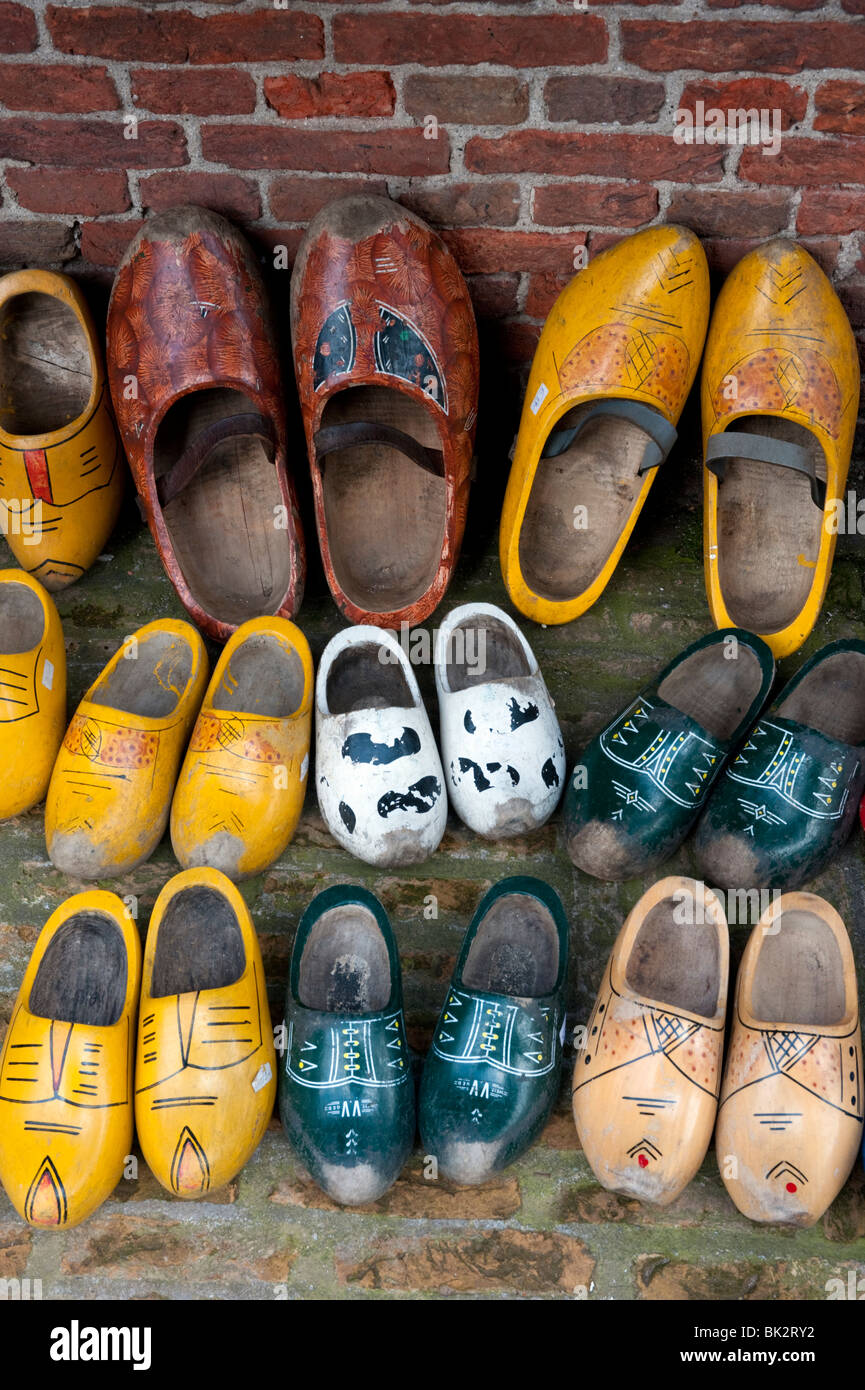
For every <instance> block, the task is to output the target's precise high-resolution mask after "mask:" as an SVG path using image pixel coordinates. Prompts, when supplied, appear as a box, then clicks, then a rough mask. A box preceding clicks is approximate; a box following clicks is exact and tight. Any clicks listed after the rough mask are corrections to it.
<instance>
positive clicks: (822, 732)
mask: <svg viewBox="0 0 865 1390" xmlns="http://www.w3.org/2000/svg"><path fill="white" fill-rule="evenodd" d="M863 790H865V642H860V641H856V640H848V639H842V640H841V641H838V642H830V643H829V645H828V646H826V647H822V648H821V649H820V651H818V652H816V653H815V654H814V656H812V657H811V658H810V660H809V661H806V662H805V664H804V666H802V668H801V669H800V670H799V671H798V672H797V673H796V675H795V676H794V677H793V679H792V680H791V681H790V682H789V684H788V685H786V686H785V687H784V689H783V690H782V691H781V694H780V695H779V697H778V699H777V700H776V701H775V702H774V704H773V705H772V706H771V707H770V708H769V709H768V710H767V711H766V713H765V714H764V715H763V716H762V717H761V718H760V719H758V720H757V722H756V724H755V725H754V726H753V728H752V729H751V731H750V733H749V734H748V737H747V738H746V740H745V741H744V743H743V744H742V746H741V748H740V749H739V751H738V754H737V756H736V757H735V758H733V760H732V761H731V762H730V763H729V765H728V767H727V769H726V773H725V776H724V777H723V778H722V779H721V781H720V783H719V784H718V788H717V790H716V791H715V793H714V794H713V796H712V799H711V801H710V802H709V804H708V806H707V808H706V811H705V813H704V815H703V817H702V819H701V820H700V824H699V825H698V827H697V834H696V836H695V839H694V848H695V851H696V855H697V863H698V865H699V869H700V872H701V873H702V875H703V876H704V878H706V879H707V880H708V881H709V882H710V883H716V884H719V885H720V886H722V887H725V888H783V889H784V890H787V891H789V890H791V889H794V888H798V887H799V886H800V885H801V884H803V883H805V882H806V881H807V880H808V879H810V878H813V877H814V875H815V874H818V873H820V872H821V870H823V869H824V868H825V867H826V865H827V864H828V862H829V860H830V859H831V858H832V856H833V855H834V854H835V853H836V852H837V850H839V849H840V848H841V846H842V845H843V843H844V841H845V840H846V839H847V836H848V835H849V833H850V830H851V828H852V826H853V822H854V821H855V819H856V812H857V809H858V806H859V801H860V799H861V797H862V793H863Z"/></svg>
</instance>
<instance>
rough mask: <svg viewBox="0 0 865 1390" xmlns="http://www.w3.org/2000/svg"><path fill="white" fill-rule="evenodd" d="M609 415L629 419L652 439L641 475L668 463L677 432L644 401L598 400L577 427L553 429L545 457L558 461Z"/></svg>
mask: <svg viewBox="0 0 865 1390" xmlns="http://www.w3.org/2000/svg"><path fill="white" fill-rule="evenodd" d="M605 416H612V418H613V419H614V420H629V421H630V423H631V424H632V425H637V426H638V427H639V428H640V429H641V430H643V431H644V433H646V434H647V435H648V436H649V440H648V443H647V444H646V449H645V452H644V454H643V458H642V461H641V463H640V467H639V469H638V470H637V471H638V473H648V471H649V469H650V468H657V467H658V465H659V464H661V463H663V462H664V459H665V458H666V457H667V455H668V454H669V452H670V450H671V449H672V447H673V445H674V444H675V442H676V431H675V429H674V428H673V426H672V425H671V424H670V422H669V420H665V419H664V417H663V415H661V414H659V412H658V411H657V410H653V409H652V408H651V406H648V405H643V404H642V402H641V401H627V400H608V401H598V403H597V405H593V406H592V408H591V410H587V411H586V413H585V415H583V416H582V418H581V419H580V420H578V421H577V423H576V424H575V425H571V426H570V427H569V428H567V429H563V430H552V431H551V432H550V434H549V435H548V436H547V442H546V444H545V445H544V447H543V450H542V452H541V458H545V459H553V458H557V457H558V455H559V454H563V453H564V452H565V450H566V449H570V447H571V445H572V444H573V442H574V440H575V439H576V437H577V435H578V434H580V432H581V431H582V430H584V429H585V427H586V425H588V424H589V423H590V422H591V421H592V420H598V419H601V418H603V417H605Z"/></svg>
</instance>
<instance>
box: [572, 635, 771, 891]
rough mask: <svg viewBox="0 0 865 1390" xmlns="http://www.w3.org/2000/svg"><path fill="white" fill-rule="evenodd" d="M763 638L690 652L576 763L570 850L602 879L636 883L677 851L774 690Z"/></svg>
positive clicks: (714, 643)
mask: <svg viewBox="0 0 865 1390" xmlns="http://www.w3.org/2000/svg"><path fill="white" fill-rule="evenodd" d="M774 673H775V663H774V660H773V658H772V653H771V651H770V650H769V648H768V647H767V645H766V643H765V642H762V641H761V640H760V638H759V637H754V636H753V634H752V633H750V632H743V631H742V630H741V629H740V628H730V629H728V630H726V631H724V632H714V633H710V634H709V635H708V636H706V637H701V638H700V639H699V641H697V642H693V643H692V644H691V646H690V647H686V648H685V650H684V651H683V652H681V653H680V654H679V656H677V657H676V658H675V659H674V660H673V661H671V662H670V664H669V666H666V667H665V668H664V670H663V671H662V672H661V674H660V676H659V677H658V679H657V681H656V682H655V684H654V685H653V686H651V687H650V688H649V689H648V690H644V691H642V692H641V693H640V694H639V695H638V696H637V697H636V699H635V700H632V701H631V703H630V704H629V705H628V706H627V707H626V708H625V709H624V710H623V711H622V713H621V714H619V715H617V716H616V718H615V719H614V720H613V722H612V724H608V725H607V727H606V729H604V730H603V732H602V733H600V734H598V736H597V737H596V738H594V739H593V740H592V742H591V743H590V744H589V746H588V748H586V749H585V751H584V752H583V753H582V754H581V755H580V756H579V758H578V759H577V765H576V768H575V769H574V773H573V775H572V777H571V780H570V782H569V784H568V787H567V790H566V792H565V803H564V830H565V840H566V843H567V847H568V853H569V854H570V856H571V859H572V860H573V862H574V863H575V864H576V865H577V866H578V868H580V869H582V870H583V871H584V872H585V873H588V874H594V875H595V877H596V878H606V879H625V878H636V877H637V876H638V875H640V874H644V873H647V872H648V871H649V870H651V869H653V868H655V867H657V865H659V864H661V863H663V861H664V860H665V859H667V858H668V857H669V856H670V855H671V854H673V853H674V852H675V850H676V849H678V847H679V845H680V844H681V843H682V841H683V840H684V838H685V836H686V835H687V833H688V831H689V830H690V828H691V826H692V825H693V824H694V822H695V820H696V819H697V817H698V816H699V814H700V812H701V810H702V809H703V806H704V804H705V803H706V800H707V798H708V797H709V796H710V795H711V789H712V786H713V784H714V783H715V780H716V778H717V777H718V774H719V773H720V772H721V770H722V768H723V767H724V763H725V760H726V759H727V758H728V757H729V756H730V755H731V753H733V751H734V750H735V749H736V748H737V747H738V745H739V743H740V741H741V739H742V738H743V736H744V734H745V732H746V730H747V729H749V728H750V727H751V725H752V723H753V720H754V718H755V716H756V715H757V714H758V713H759V711H760V710H761V709H762V708H763V705H764V704H765V702H766V699H767V698H768V695H769V691H770V690H771V688H772V678H773V676H774Z"/></svg>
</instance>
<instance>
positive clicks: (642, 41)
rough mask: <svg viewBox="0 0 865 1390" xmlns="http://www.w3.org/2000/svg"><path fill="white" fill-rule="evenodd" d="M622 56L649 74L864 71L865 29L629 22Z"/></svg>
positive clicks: (834, 24) (823, 24) (831, 24)
mask: <svg viewBox="0 0 865 1390" xmlns="http://www.w3.org/2000/svg"><path fill="white" fill-rule="evenodd" d="M621 43H622V57H623V58H624V59H625V61H626V62H628V63H636V65H637V66H638V67H641V68H645V69H646V70H647V71H649V72H677V71H679V70H680V69H682V68H701V69H702V70H703V71H704V72H741V71H743V70H744V71H746V72H747V71H748V70H749V69H751V70H753V71H756V72H802V71H803V69H807V70H809V71H810V70H811V69H813V68H861V67H865V26H862V25H856V24H848V23H845V22H844V21H843V20H841V21H838V20H835V21H832V20H821V21H820V23H819V24H808V23H797V22H796V21H790V22H786V21H777V22H776V21H772V20H738V19H737V20H736V22H735V24H733V23H731V22H730V21H729V20H727V19H723V20H700V19H688V20H685V21H684V22H676V21H675V20H673V21H667V20H657V19H656V20H648V19H624V20H622V26H621Z"/></svg>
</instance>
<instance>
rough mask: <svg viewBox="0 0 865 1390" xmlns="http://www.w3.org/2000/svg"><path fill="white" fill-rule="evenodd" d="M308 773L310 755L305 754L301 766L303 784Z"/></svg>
mask: <svg viewBox="0 0 865 1390" xmlns="http://www.w3.org/2000/svg"><path fill="white" fill-rule="evenodd" d="M308 771H309V754H308V753H304V755H303V762H302V763H301V765H300V780H301V782H302V781H303V779H304V778H305V776H306V774H307V772H308Z"/></svg>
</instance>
